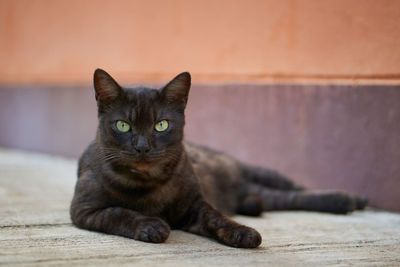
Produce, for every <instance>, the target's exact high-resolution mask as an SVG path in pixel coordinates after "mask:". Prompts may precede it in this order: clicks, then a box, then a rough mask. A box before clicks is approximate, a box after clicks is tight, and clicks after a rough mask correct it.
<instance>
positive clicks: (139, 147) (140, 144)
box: [135, 135, 150, 154]
mask: <svg viewBox="0 0 400 267" xmlns="http://www.w3.org/2000/svg"><path fill="white" fill-rule="evenodd" d="M135 150H136V151H137V152H138V153H140V154H144V153H147V152H149V151H150V145H149V142H147V138H146V137H144V136H143V135H140V136H139V137H138V139H137V143H136V146H135Z"/></svg>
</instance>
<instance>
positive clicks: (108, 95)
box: [93, 69, 122, 108]
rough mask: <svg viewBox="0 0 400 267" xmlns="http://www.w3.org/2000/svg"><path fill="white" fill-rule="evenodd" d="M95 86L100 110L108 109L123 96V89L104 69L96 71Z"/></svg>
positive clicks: (94, 76)
mask: <svg viewBox="0 0 400 267" xmlns="http://www.w3.org/2000/svg"><path fill="white" fill-rule="evenodd" d="M93 85H94V90H95V92H96V101H97V104H98V106H99V108H102V107H107V106H109V105H110V104H111V103H112V102H114V101H115V100H116V99H117V98H118V97H119V96H121V94H122V88H121V86H119V85H118V83H117V82H116V81H115V80H114V79H113V78H112V77H111V75H110V74H108V73H107V72H105V71H104V70H102V69H96V71H95V72H94V75H93Z"/></svg>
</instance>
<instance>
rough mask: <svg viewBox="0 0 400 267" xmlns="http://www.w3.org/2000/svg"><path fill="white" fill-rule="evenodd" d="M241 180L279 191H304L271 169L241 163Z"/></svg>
mask: <svg viewBox="0 0 400 267" xmlns="http://www.w3.org/2000/svg"><path fill="white" fill-rule="evenodd" d="M240 168H241V170H242V175H243V178H244V179H245V180H246V181H248V182H251V183H255V184H259V185H261V186H265V187H270V188H274V189H279V190H296V191H297V190H304V189H305V188H304V187H302V186H300V185H297V184H296V183H294V182H293V181H292V180H290V179H289V178H288V177H286V176H284V175H282V174H280V173H278V172H276V171H274V170H271V169H266V168H262V167H257V166H251V165H247V164H243V163H241V165H240Z"/></svg>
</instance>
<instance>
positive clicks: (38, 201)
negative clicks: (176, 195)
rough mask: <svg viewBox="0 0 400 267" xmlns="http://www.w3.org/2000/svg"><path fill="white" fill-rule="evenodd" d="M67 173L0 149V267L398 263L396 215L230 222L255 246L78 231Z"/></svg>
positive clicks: (45, 159)
mask: <svg viewBox="0 0 400 267" xmlns="http://www.w3.org/2000/svg"><path fill="white" fill-rule="evenodd" d="M75 172H76V161H75V160H68V159H61V158H56V157H50V156H46V155H40V154H31V153H25V152H16V151H11V150H5V149H0V203H1V206H0V265H7V266H20V265H23V266H37V265H57V266H63V265H64V266H71V265H97V266H100V265H119V266H121V265H132V264H138V265H141V266H151V265H161V264H162V265H163V266H188V265H191V266H213V265H218V266H221V265H227V266H258V265H259V266H265V265H267V264H270V265H273V266H298V265H306V266H326V265H346V266H347V265H358V266H377V265H378V266H382V265H385V266H400V214H397V213H390V212H385V211H376V210H372V209H369V210H366V211H361V212H355V213H353V214H352V215H349V216H342V215H331V214H323V213H312V212H270V213H264V214H263V216H262V217H261V218H250V217H241V216H238V217H236V218H235V219H237V220H238V221H239V222H242V223H244V224H246V225H249V226H252V227H254V228H256V229H257V230H259V231H260V233H261V234H262V236H263V243H262V244H261V246H260V247H259V248H257V249H235V248H230V247H226V246H223V245H221V244H218V243H216V242H214V241H213V240H210V239H207V238H203V237H200V236H195V235H192V234H188V233H184V232H181V231H172V233H171V235H170V237H169V239H168V240H167V242H166V243H164V244H148V243H143V242H139V241H135V240H131V239H127V238H122V237H117V236H110V235H105V234H100V233H94V232H89V231H84V230H80V229H77V228H75V227H74V226H72V224H71V222H70V219H69V214H68V208H69V202H70V200H71V198H72V193H73V187H74V184H75V176H76V174H75Z"/></svg>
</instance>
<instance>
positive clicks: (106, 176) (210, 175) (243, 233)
mask: <svg viewBox="0 0 400 267" xmlns="http://www.w3.org/2000/svg"><path fill="white" fill-rule="evenodd" d="M190 85H191V77H190V74H189V73H188V72H183V73H181V74H179V75H178V76H176V77H175V78H174V79H173V80H171V81H170V82H169V83H168V84H167V85H165V86H164V87H163V88H161V89H153V88H148V87H143V86H139V87H134V88H123V87H121V86H120V85H119V84H118V83H117V82H116V81H115V80H114V79H113V78H112V77H111V76H110V75H109V74H108V73H106V72H105V71H104V70H101V69H97V70H96V71H95V73H94V89H95V96H96V101H97V106H98V121H99V123H98V129H97V134H96V138H95V140H94V141H93V142H92V143H91V144H90V145H89V146H88V148H87V149H86V150H85V152H84V153H83V154H82V156H81V158H80V159H79V166H78V180H77V183H76V187H75V193H74V197H73V200H72V203H71V208H70V215H71V220H72V222H73V223H74V224H75V225H76V226H77V227H80V228H83V229H88V230H93V231H99V232H104V233H108V234H113V235H119V236H124V237H128V238H133V239H136V240H141V241H145V242H154V243H160V242H164V241H165V240H166V239H167V238H168V235H169V233H170V229H171V228H172V229H180V230H183V231H187V232H190V233H194V234H198V235H202V236H206V237H209V238H213V239H215V240H217V241H218V242H220V243H222V244H225V245H228V246H232V247H238V248H256V247H258V246H259V245H260V244H261V242H262V238H261V235H260V234H259V233H258V232H257V231H256V230H255V229H253V228H250V227H247V226H244V225H241V224H239V223H237V222H235V221H234V220H232V219H230V218H229V217H228V215H232V214H243V215H249V216H258V215H260V214H261V213H262V212H263V211H268V210H312V211H322V212H331V213H343V214H344V213H347V212H351V211H353V210H355V209H363V208H364V207H365V205H366V200H365V199H363V198H359V197H356V196H351V195H348V194H345V193H340V192H331V193H316V192H312V191H307V190H305V189H304V188H302V187H301V186H299V185H297V184H295V183H294V182H292V181H291V180H289V179H288V178H287V177H285V176H283V175H281V174H279V173H277V172H275V171H272V170H269V169H264V168H260V167H254V166H250V165H247V164H244V163H241V162H239V161H237V160H235V159H234V158H232V157H230V156H228V155H226V154H223V153H221V152H217V151H214V150H212V149H210V148H206V147H202V146H198V145H194V144H190V143H186V142H184V141H183V129H184V124H185V115H184V111H185V107H186V103H187V100H188V95H189V89H190Z"/></svg>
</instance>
